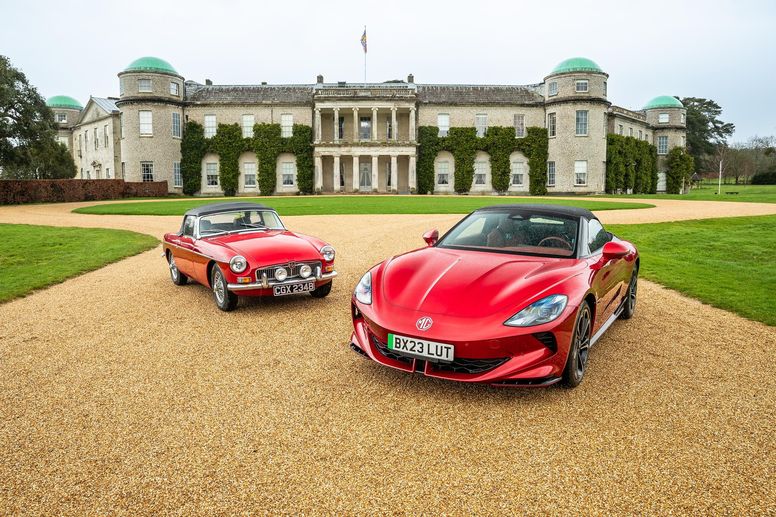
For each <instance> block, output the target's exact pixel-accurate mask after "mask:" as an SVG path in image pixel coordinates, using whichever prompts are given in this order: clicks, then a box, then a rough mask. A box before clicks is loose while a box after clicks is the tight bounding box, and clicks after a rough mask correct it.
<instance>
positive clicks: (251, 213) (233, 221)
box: [199, 210, 285, 237]
mask: <svg viewBox="0 0 776 517" xmlns="http://www.w3.org/2000/svg"><path fill="white" fill-rule="evenodd" d="M284 229H285V227H284V226H283V223H281V222H280V218H279V217H278V214H276V213H275V212H273V211H272V210H234V211H230V212H219V213H217V214H208V215H203V216H202V217H200V218H199V234H200V235H201V236H202V237H207V236H208V235H215V234H217V233H232V232H263V231H267V230H284Z"/></svg>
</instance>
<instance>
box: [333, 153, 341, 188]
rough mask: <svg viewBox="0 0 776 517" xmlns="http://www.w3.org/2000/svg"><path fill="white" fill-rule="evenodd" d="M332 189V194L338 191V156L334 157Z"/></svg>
mask: <svg viewBox="0 0 776 517" xmlns="http://www.w3.org/2000/svg"><path fill="white" fill-rule="evenodd" d="M332 179H333V182H332V184H331V185H332V187H333V188H334V192H339V191H340V157H339V155H338V154H335V155H334V172H332Z"/></svg>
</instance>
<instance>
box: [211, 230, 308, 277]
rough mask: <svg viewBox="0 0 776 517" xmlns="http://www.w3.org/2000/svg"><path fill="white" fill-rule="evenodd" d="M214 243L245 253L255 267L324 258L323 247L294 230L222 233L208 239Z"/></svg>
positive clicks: (241, 253) (250, 264)
mask: <svg viewBox="0 0 776 517" xmlns="http://www.w3.org/2000/svg"><path fill="white" fill-rule="evenodd" d="M208 240H209V242H210V244H211V245H217V246H223V247H225V248H229V249H231V250H232V251H234V252H235V253H236V254H238V255H242V256H243V257H245V258H246V259H247V260H248V264H249V266H250V267H251V268H255V267H260V266H268V265H271V264H281V263H283V262H288V261H291V260H294V261H297V262H299V261H305V260H321V254H320V252H319V250H318V249H317V248H316V247H315V246H314V245H313V244H312V243H311V242H309V241H308V240H306V239H304V238H302V237H300V236H298V235H296V234H295V233H293V232H289V231H281V230H270V231H266V232H248V233H238V234H229V235H222V236H217V237H212V238H210V239H208Z"/></svg>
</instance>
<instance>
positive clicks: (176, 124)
mask: <svg viewBox="0 0 776 517" xmlns="http://www.w3.org/2000/svg"><path fill="white" fill-rule="evenodd" d="M176 129H177V131H176ZM172 136H173V138H182V136H183V129H182V127H181V114H180V113H178V112H177V111H173V112H172Z"/></svg>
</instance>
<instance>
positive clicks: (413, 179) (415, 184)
mask: <svg viewBox="0 0 776 517" xmlns="http://www.w3.org/2000/svg"><path fill="white" fill-rule="evenodd" d="M409 173H410V191H412V190H413V189H416V193H417V188H418V182H417V177H416V176H415V155H414V154H411V155H410V170H409Z"/></svg>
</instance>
